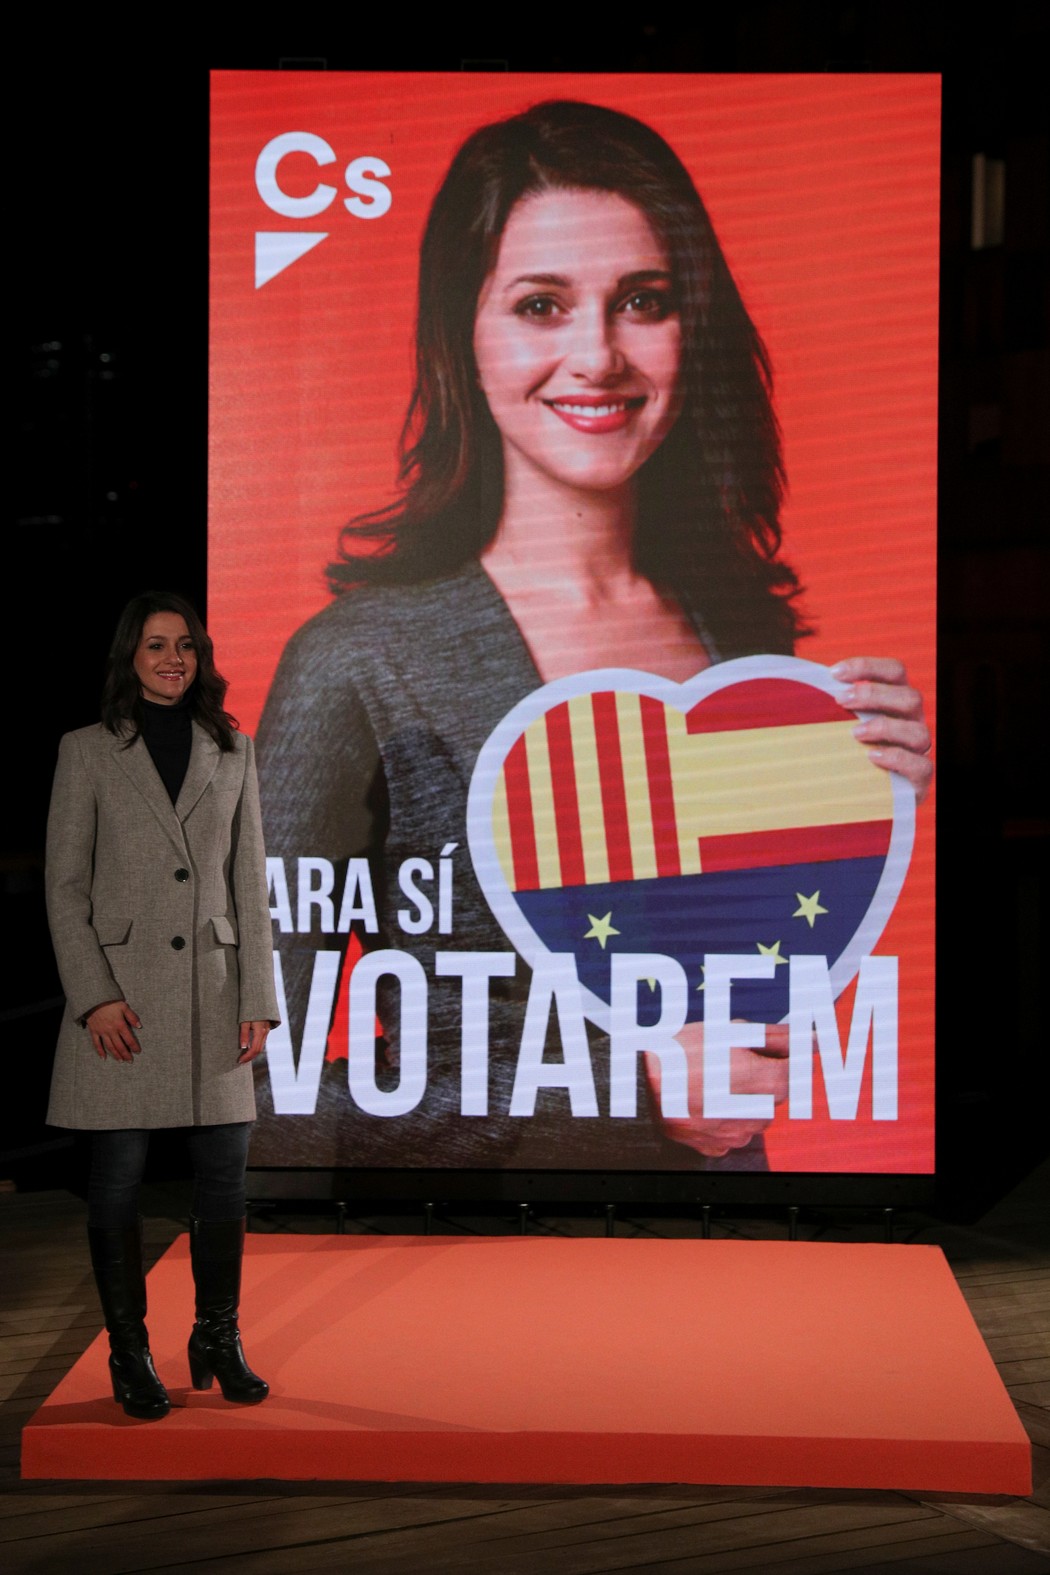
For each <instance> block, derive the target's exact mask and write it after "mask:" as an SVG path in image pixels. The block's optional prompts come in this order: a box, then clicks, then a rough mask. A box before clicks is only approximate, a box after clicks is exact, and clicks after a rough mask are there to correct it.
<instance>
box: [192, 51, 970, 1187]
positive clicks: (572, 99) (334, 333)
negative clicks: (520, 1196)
mask: <svg viewBox="0 0 1050 1575" xmlns="http://www.w3.org/2000/svg"><path fill="white" fill-rule="evenodd" d="M938 159H939V83H938V80H937V79H936V78H933V77H926V76H907V77H904V76H874V75H873V76H863V77H851V76H819V77H816V76H814V77H795V76H792V77H783V76H780V77H774V76H757V77H749V76H733V77H704V76H661V77H653V76H631V77H624V76H597V75H589V76H565V75H559V76H556V77H555V76H551V77H542V76H516V75H513V74H512V75H479V76H471V75H417V76H409V75H401V74H396V73H393V74H391V73H386V74H325V73H301V74H298V73H283V72H282V73H262V72H224V73H218V74H217V75H216V76H215V77H214V79H213V97H212V199H211V200H212V276H211V277H212V294H211V302H212V307H211V313H212V315H211V416H210V424H211V458H210V488H211V491H210V520H209V541H210V547H209V561H210V571H209V572H210V579H209V622H210V628H211V630H212V633H213V634H214V637H215V641H216V647H217V653H218V660H219V663H220V666H221V668H222V670H223V671H224V672H225V673H226V674H227V675H228V676H229V677H230V678H231V680H232V683H231V690H230V704H231V706H232V708H233V710H234V711H235V712H236V714H237V716H238V718H239V720H240V723H241V726H242V727H243V728H245V729H246V730H247V731H249V732H251V733H253V734H254V735H255V736H256V738H257V744H258V757H259V769H260V784H261V791H262V797H263V810H264V822H265V831H266V838H267V853H268V855H269V872H270V890H271V904H272V913H273V918H274V941H275V960H276V965H277V972H278V980H279V987H280V994H281V999H282V1003H283V1007H284V1021H283V1023H282V1025H281V1027H280V1028H279V1029H278V1030H276V1031H275V1032H274V1033H273V1034H271V1037H270V1042H269V1051H268V1058H267V1062H266V1065H265V1066H263V1067H261V1068H260V1069H259V1075H258V1082H257V1095H258V1100H259V1108H260V1118H259V1122H258V1125H257V1128H256V1132H255V1136H254V1139H253V1151H252V1153H253V1160H254V1162H255V1163H257V1164H263V1165H297V1166H298V1165H317V1166H332V1165H339V1166H344V1165H349V1166H363V1167H388V1166H393V1167H398V1168H402V1167H421V1168H427V1169H432V1168H454V1169H471V1168H485V1169H491V1168H501V1167H507V1168H512V1169H529V1170H541V1171H542V1170H558V1171H564V1170H572V1169H584V1170H602V1171H616V1170H621V1171H623V1170H629V1171H636V1170H657V1171H659V1170H676V1171H690V1170H715V1171H719V1170H729V1171H733V1170H751V1171H762V1170H766V1169H769V1170H773V1171H780V1172H785V1171H795V1172H798V1171H834V1172H850V1171H853V1172H867V1173H879V1172H897V1173H924V1172H929V1171H931V1170H932V1168H933V813H932V803H931V801H930V799H929V798H928V797H925V793H926V788H927V785H928V753H927V750H928V737H927V734H926V732H925V726H924V724H923V722H922V721H921V707H922V706H923V705H924V706H925V714H926V717H927V718H929V717H930V716H932V712H933V700H934V679H935V672H934V595H935V502H936V499H935V477H936V472H935V465H936V458H935V456H936V366H937V356H936V348H937V347H936V326H937V229H938ZM843 664H845V665H843ZM905 675H906V676H905ZM917 788H918V789H919V794H918V798H919V799H920V800H921V799H922V798H924V797H925V802H918V803H917V793H916V789H917Z"/></svg>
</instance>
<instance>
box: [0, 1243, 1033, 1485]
mask: <svg viewBox="0 0 1050 1575" xmlns="http://www.w3.org/2000/svg"><path fill="white" fill-rule="evenodd" d="M149 1293H150V1330H151V1336H152V1345H153V1351H154V1355H155V1358H156V1362H157V1367H158V1369H159V1371H160V1374H161V1377H162V1378H163V1379H164V1380H165V1382H166V1383H167V1384H168V1385H169V1386H170V1388H171V1395H172V1402H173V1409H172V1412H171V1415H170V1416H169V1417H167V1418H166V1419H165V1420H164V1421H162V1422H135V1421H132V1420H130V1419H129V1418H127V1417H125V1416H124V1414H123V1412H122V1411H120V1410H119V1409H118V1407H117V1406H116V1405H115V1404H114V1403H113V1401H112V1399H111V1398H110V1397H109V1388H108V1375H107V1371H106V1349H107V1348H106V1345H105V1341H104V1337H102V1336H100V1337H99V1339H98V1340H96V1341H95V1342H94V1344H93V1345H92V1346H91V1347H90V1348H89V1350H88V1351H87V1352H86V1353H85V1354H84V1356H83V1357H82V1358H81V1360H80V1361H79V1362H78V1363H77V1364H76V1366H75V1367H74V1368H73V1370H72V1372H71V1373H69V1375H68V1376H67V1377H66V1378H65V1379H63V1381H62V1382H61V1383H60V1384H59V1386H58V1388H57V1389H56V1390H55V1392H54V1394H53V1395H52V1396H51V1398H50V1399H49V1400H48V1401H47V1402H46V1403H45V1404H44V1405H43V1406H42V1407H41V1409H40V1410H39V1411H38V1412H37V1414H36V1415H35V1416H34V1417H33V1419H32V1421H31V1422H30V1423H29V1424H28V1426H27V1427H26V1429H25V1431H24V1433H23V1442H22V1474H23V1476H24V1477H34V1478H38V1477H50V1478H77V1479H106V1480H112V1479H134V1480H142V1479H144V1478H158V1479H167V1480H175V1479H179V1480H186V1479H199V1478H225V1479H234V1478H240V1479H244V1478H279V1479H285V1480H292V1479H295V1480H303V1479H311V1478H313V1479H327V1480H369V1481H430V1482H466V1481H469V1482H581V1483H583V1482H589V1483H597V1482H609V1483H611V1482H695V1483H699V1482H704V1483H733V1484H767V1485H791V1486H811V1487H857V1488H899V1489H909V1490H912V1491H916V1490H921V1491H925V1492H934V1491H945V1492H958V1493H1017V1494H1026V1493H1028V1492H1030V1491H1031V1465H1030V1449H1029V1444H1028V1439H1027V1438H1026V1436H1025V1433H1024V1430H1023V1429H1022V1427H1021V1424H1020V1422H1019V1421H1018V1419H1017V1416H1016V1414H1015V1413H1014V1410H1013V1408H1012V1406H1011V1404H1010V1401H1009V1398H1008V1396H1007V1394H1006V1391H1005V1390H1004V1388H1003V1386H1002V1383H1001V1382H1000V1379H999V1376H998V1374H997V1373H996V1370H995V1367H994V1366H993V1364H992V1361H991V1358H990V1357H989V1355H988V1352H987V1350H986V1349H985V1347H984V1344H983V1342H982V1340H981V1337H980V1335H979V1334H978V1331H977V1328H976V1326H975V1325H974V1323H973V1320H972V1319H971V1317H970V1314H969V1311H968V1309H967V1307H966V1304H965V1302H964V1301H963V1298H962V1295H961V1294H960V1292H959V1289H958V1287H957V1286H956V1284H955V1281H954V1280H953V1278H952V1275H951V1271H950V1270H949V1268H948V1265H947V1263H946V1262H945V1259H944V1257H943V1256H942V1254H941V1252H940V1251H939V1250H938V1249H937V1248H933V1247H907V1246H881V1245H880V1246H844V1245H833V1244H820V1243H803V1242H734V1241H666V1240H659V1241H656V1240H625V1239H613V1240H589V1239H588V1240H579V1239H575V1240H563V1239H560V1238H542V1237H462V1236H455V1237H432V1236H431V1237H374V1236H249V1237H248V1251H247V1255H246V1258H245V1273H244V1297H243V1319H242V1321H243V1323H244V1325H245V1327H246V1328H247V1329H248V1331H249V1339H248V1342H247V1343H248V1350H249V1356H250V1358H251V1360H252V1362H253V1363H254V1365H255V1366H256V1367H257V1368H258V1370H259V1371H260V1372H262V1373H263V1374H264V1375H265V1376H266V1377H267V1378H268V1379H269V1380H270V1383H271V1385H272V1394H271V1397H270V1399H269V1400H268V1401H267V1402H266V1404H265V1405H263V1406H260V1407H257V1408H243V1407H237V1406H232V1405H227V1404H226V1403H225V1402H224V1401H223V1400H222V1398H221V1396H220V1395H219V1393H218V1390H217V1389H216V1390H215V1391H214V1392H212V1393H208V1394H195V1393H194V1392H193V1391H192V1390H190V1389H189V1388H188V1384H189V1374H188V1371H187V1366H186V1355H185V1340H186V1336H187V1334H188V1332H189V1321H190V1308H191V1306H192V1289H191V1280H190V1265H189V1253H188V1245H187V1239H186V1238H185V1237H180V1239H179V1240H178V1241H177V1242H176V1243H175V1244H174V1246H173V1247H172V1248H171V1249H170V1251H169V1252H168V1253H167V1254H166V1255H165V1256H164V1258H162V1259H161V1261H160V1262H159V1263H158V1264H157V1266H156V1268H155V1269H154V1270H153V1272H152V1273H151V1274H150V1276H149Z"/></svg>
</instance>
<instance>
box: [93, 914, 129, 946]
mask: <svg viewBox="0 0 1050 1575" xmlns="http://www.w3.org/2000/svg"><path fill="white" fill-rule="evenodd" d="M91 923H92V925H93V927H94V931H95V934H96V935H97V936H98V941H99V945H100V946H123V944H124V942H125V941H126V940H127V938H128V936H129V935H130V934H131V925H132V921H131V919H129V918H128V917H127V915H126V914H123V915H122V914H119V913H96V914H95V915H94V917H93V918H92V921H91Z"/></svg>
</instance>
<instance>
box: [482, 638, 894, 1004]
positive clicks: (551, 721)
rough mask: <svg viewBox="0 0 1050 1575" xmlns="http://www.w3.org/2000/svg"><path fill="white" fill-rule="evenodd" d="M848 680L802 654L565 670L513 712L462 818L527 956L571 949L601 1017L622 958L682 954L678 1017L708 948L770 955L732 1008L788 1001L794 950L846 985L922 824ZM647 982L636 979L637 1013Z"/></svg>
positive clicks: (876, 932)
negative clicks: (660, 670) (879, 756)
mask: <svg viewBox="0 0 1050 1575" xmlns="http://www.w3.org/2000/svg"><path fill="white" fill-rule="evenodd" d="M842 687H843V686H842V685H841V684H840V683H839V682H837V680H836V679H835V678H833V677H832V675H831V672H830V671H829V670H828V669H827V668H826V667H821V666H818V665H817V664H816V663H814V662H803V661H799V660H797V659H796V658H794V657H781V656H776V657H772V656H749V657H745V658H743V659H742V660H740V661H734V662H725V663H722V664H720V665H718V666H715V667H710V668H707V669H705V671H703V672H702V673H698V674H697V676H696V677H695V678H692V679H690V680H689V681H688V682H686V683H684V684H676V683H672V682H671V681H670V680H668V679H665V678H658V677H655V676H654V675H653V674H651V673H640V672H633V671H630V670H627V669H619V668H609V669H603V670H601V671H597V672H588V673H576V674H573V675H572V676H571V677H569V678H560V679H557V680H556V681H555V682H554V683H550V684H545V685H544V686H543V688H541V689H537V690H536V691H535V692H534V693H533V694H531V695H529V696H527V698H526V699H524V700H523V701H522V702H521V704H520V705H517V706H515V708H514V710H513V711H511V712H510V713H509V714H508V715H507V716H506V717H504V719H503V721H502V722H500V724H499V725H498V726H497V727H496V728H495V729H494V730H493V732H492V734H491V736H490V737H489V739H488V741H487V742H486V744H485V746H484V748H483V749H482V751H481V753H480V755H479V756H478V760H477V765H476V766H475V768H474V775H473V778H472V780H471V786H470V797H469V801H468V807H467V831H468V837H469V841H470V852H471V857H472V859H473V862H474V870H475V873H476V875H477V878H478V881H479V883H480V885H481V888H482V890H483V891H484V893H485V896H486V898H487V899H488V902H489V904H490V906H491V908H492V911H493V913H494V914H495V915H496V918H497V920H498V921H499V923H500V925H501V926H502V928H503V931H504V933H505V934H506V936H507V938H508V939H509V940H510V941H511V942H512V944H513V945H514V947H515V948H516V950H517V951H518V952H519V953H520V954H521V956H522V957H523V958H524V959H525V961H526V962H527V963H529V964H530V965H531V966H532V967H535V966H536V964H537V962H538V960H539V959H540V958H541V957H542V956H543V954H544V953H546V952H560V953H571V954H572V955H573V956H574V957H575V959H576V968H577V973H578V975H579V978H580V982H581V985H582V987H583V991H582V993H583V1002H584V1010H585V1012H586V1014H587V1016H588V1017H590V1018H591V1019H592V1020H593V1021H594V1022H596V1023H597V1024H598V1025H599V1026H600V1027H607V1026H608V1011H609V1005H608V1003H609V965H610V958H611V957H612V955H613V954H614V953H616V952H632V953H646V952H655V953H662V954H664V955H667V956H670V957H673V958H675V959H676V960H677V961H678V962H679V963H680V964H681V965H682V967H683V968H684V969H685V973H686V978H687V980H688V982H689V1000H690V1011H689V1016H690V1019H691V1020H699V1019H701V1018H702V1017H703V1002H704V994H703V991H704V978H703V971H704V959H705V957H706V955H707V954H708V953H709V952H710V953H733V954H745V955H751V956H756V955H759V956H760V955H765V956H767V957H772V958H773V959H774V970H773V979H772V980H769V981H766V980H755V981H741V982H740V983H739V984H734V986H733V995H732V1011H733V1015H734V1016H738V1017H749V1018H754V1019H756V1020H759V1021H765V1022H774V1021H779V1020H780V1019H782V1018H784V1017H785V1016H786V1015H787V1010H788V976H789V973H790V969H789V966H788V964H789V962H790V959H791V957H792V956H793V955H795V954H802V953H805V954H809V955H819V956H821V957H825V958H826V959H827V962H828V967H829V971H830V977H831V984H832V989H833V991H834V993H835V995H836V996H837V995H839V994H841V992H842V991H843V990H844V989H845V987H846V985H847V984H848V983H849V982H850V980H851V979H852V978H853V977H854V975H855V974H856V972H857V970H858V968H859V966H860V963H861V960H862V958H864V957H865V956H866V955H867V954H868V953H869V952H870V951H871V950H872V948H873V947H874V946H875V944H876V942H877V941H878V938H879V936H880V935H881V933H882V931H883V929H884V927H885V925H886V921H887V920H888V918H889V916H890V914H891V913H892V911H893V907H894V904H895V902H896V901H897V897H898V896H899V894H900V890H901V886H902V885H903V882H904V877H905V875H906V873H907V869H908V861H909V859H910V857H911V848H912V841H913V837H914V829H915V797H914V793H913V790H912V788H911V787H910V785H909V784H908V783H907V782H906V781H904V779H903V778H901V777H899V776H896V775H894V774H892V773H889V772H885V771H882V770H879V769H878V768H877V767H875V766H873V765H872V764H871V762H870V761H869V760H868V758H867V753H866V751H865V749H864V747H863V746H862V745H861V744H860V743H858V741H857V740H856V739H855V738H854V737H853V728H854V726H855V725H856V718H855V716H854V715H853V713H852V712H849V711H845V710H844V709H843V708H842V706H840V705H839V703H838V700H837V698H836V697H837V695H838V694H840V693H841V692H842ZM781 964H783V967H781V966H780V965H781ZM658 989H659V987H658V985H656V984H655V983H654V984H652V985H649V986H647V985H646V984H645V983H644V982H643V983H642V984H641V985H640V986H639V1012H640V1018H639V1020H640V1021H641V1022H643V1023H644V1022H646V1021H655V1020H656V1018H657V1016H658V1013H659V996H658ZM647 994H648V995H649V996H650V997H651V998H650V999H649V1000H648V1001H647V999H646V996H647Z"/></svg>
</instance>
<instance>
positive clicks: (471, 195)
mask: <svg viewBox="0 0 1050 1575" xmlns="http://www.w3.org/2000/svg"><path fill="white" fill-rule="evenodd" d="M574 189H580V190H587V191H602V192H612V193H615V194H616V195H617V196H620V197H623V198H625V199H626V200H627V201H628V202H631V203H633V204H634V205H635V206H636V207H637V208H638V209H640V211H641V212H642V213H643V214H644V215H645V217H646V218H647V219H648V221H649V223H650V224H651V225H652V228H653V231H654V233H655V234H656V235H657V236H658V238H659V239H660V241H661V242H662V244H663V245H664V247H665V248H666V250H667V253H668V257H669V259H670V264H671V274H672V278H673V281H674V290H675V298H676V305H677V308H678V312H679V315H680V319H681V327H682V347H683V348H682V376H683V380H684V388H683V394H684V399H683V407H682V414H681V416H680V417H679V419H678V421H677V422H676V424H675V426H674V427H673V428H672V430H671V432H670V433H669V434H668V436H667V438H666V439H665V440H664V442H663V444H662V445H661V446H660V448H659V449H658V450H657V451H656V453H655V454H654V455H653V456H652V457H651V458H650V459H649V460H648V461H647V463H646V464H645V465H644V466H643V467H642V469H641V470H640V472H639V474H638V515H637V520H638V523H637V530H636V539H635V560H636V565H637V567H638V569H639V570H640V571H641V572H642V573H644V574H645V575H646V576H647V577H648V578H649V579H650V580H652V581H653V582H654V583H655V584H657V585H660V586H663V587H666V588H670V589H673V590H674V592H675V593H676V594H677V595H678V596H680V597H682V599H683V600H684V601H685V602H686V604H687V605H690V606H692V607H694V608H696V609H697V610H698V611H700V612H701V613H702V614H703V617H704V620H705V623H706V624H707V626H708V627H709V628H710V631H711V634H712V636H713V638H714V640H715V642H716V643H717V645H718V647H719V649H720V650H721V652H722V654H723V655H725V656H730V655H739V654H742V653H743V652H745V651H790V650H791V649H792V646H793V644H794V642H795V639H796V638H797V637H798V636H799V634H800V633H803V632H804V631H803V629H802V628H801V625H800V620H799V618H798V615H797V613H796V610H795V608H794V605H793V602H794V598H795V597H796V596H797V595H798V592H799V584H798V580H797V579H796V577H795V575H794V573H793V571H792V570H791V569H790V568H789V567H788V565H787V564H785V563H784V562H783V561H782V560H781V559H779V558H778V557H777V553H778V551H779V548H780V540H781V532H780V521H779V516H780V503H781V497H782V493H783V484H784V475H783V467H782V464H781V457H780V437H779V431H778V428H777V421H776V416H775V414H774V411H773V404H772V378H771V373H770V365H769V359H768V356H767V354H766V350H765V346H764V345H763V343H762V340H761V339H760V337H759V335H758V333H757V331H756V329H755V327H754V325H753V324H752V322H751V319H750V318H749V317H748V315H747V312H746V311H745V309H744V305H743V302H742V301H741V299H740V293H739V291H738V290H737V288H736V285H735V284H734V282H733V278H732V275H731V274H730V272H729V268H728V265H727V264H726V260H725V258H724V257H723V255H722V250H721V247H720V246H719V244H718V241H717V239H716V237H715V233H714V230H713V228H712V225H711V221H710V219H709V218H708V216H707V212H706V210H705V208H704V205H703V203H702V202H701V200H700V197H699V195H698V193H697V191H696V188H695V186H694V185H693V183H692V180H691V179H690V177H689V174H688V172H687V171H686V169H685V166H684V165H683V164H682V162H681V160H680V159H679V158H678V157H677V155H676V154H675V153H673V152H672V150H671V149H670V148H669V147H668V145H667V143H666V142H664V140H663V138H662V137H660V136H658V135H657V133H656V132H655V131H653V130H652V129H651V128H650V127H649V126H646V125H644V124H643V123H642V122H641V121H639V120H635V119H633V118H632V117H631V116H629V115H623V114H620V113H619V112H617V111H616V110H611V109H604V108H601V107H600V106H598V105H596V104H582V103H575V102H570V101H554V102H551V103H545V104H537V105H536V106H534V107H533V108H532V109H529V110H526V111H525V112H524V113H523V114H520V115H514V116H512V117H511V118H510V119H509V120H503V121H499V122H497V123H496V124H494V125H490V126H483V127H482V128H481V129H480V130H479V131H476V132H474V134H473V135H472V136H470V137H468V139H467V141H466V142H465V143H464V144H463V146H462V147H461V148H460V150H459V152H458V153H457V154H456V157H455V158H454V159H453V161H452V165H451V167H450V169H449V172H448V174H447V175H446V177H445V179H444V181H443V183H442V185H441V189H440V190H439V192H438V194H437V196H436V197H435V199H434V204H433V207H432V208H431V210H430V217H429V219H428V221H427V226H426V231H425V233H424V236H423V243H422V247H421V251H420V261H419V313H418V321H417V327H416V381H415V388H414V389H413V392H412V399H411V403H410V405H409V409H408V414H407V416H406V418H405V424H404V429H403V431H402V435H401V456H402V457H401V475H400V479H401V484H402V489H403V490H402V496H401V498H400V499H399V500H398V501H397V502H396V503H393V504H391V505H389V506H388V507H386V508H383V509H379V510H376V511H374V512H371V513H368V514H364V515H361V516H359V517H358V518H357V519H354V520H352V521H351V522H350V524H349V525H347V526H345V527H344V529H343V531H342V533H341V537H340V557H339V560H338V561H337V562H335V563H333V564H331V565H329V569H328V578H329V584H330V586H331V589H332V590H333V591H334V592H337V593H338V592H341V591H344V590H346V589H348V588H349V587H350V586H352V585H355V584H360V583H362V582H371V583H388V584H389V583H402V584H403V583H405V582H408V581H419V580H427V579H432V578H434V577H436V576H438V575H441V574H444V573H448V572H451V571H453V570H455V569H457V568H459V567H461V566H462V565H463V564H464V563H466V562H468V561H470V560H472V559H474V558H477V557H478V555H479V554H480V553H481V552H482V551H483V549H484V548H485V547H486V546H487V545H488V543H489V542H490V541H491V540H492V539H493V536H494V535H495V532H496V528H497V526H498V524H499V517H500V510H501V508H502V503H503V461H502V448H501V442H500V435H499V431H498V429H497V427H496V425H495V422H494V421H493V419H492V416H491V414H490V413H489V409H488V405H487V403H486V401H485V396H484V394H483V393H482V392H481V390H480V388H479V387H478V381H477V371H476V367H475V362H474V351H473V339H474V318H475V314H476V311H477V303H478V297H479V295H480V293H481V288H482V285H483V283H484V281H485V279H486V277H487V276H488V274H489V272H490V271H491V269H492V268H493V266H494V265H495V262H496V257H497V253H498V250H499V243H500V238H501V236H502V234H503V230H504V227H505V225H506V223H507V220H508V218H509V216H510V213H511V210H512V209H513V208H514V206H515V204H516V203H518V202H520V201H521V200H522V198H523V197H527V196H530V195H532V194H533V193H536V192H543V191H551V190H556V191H563V190H574Z"/></svg>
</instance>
